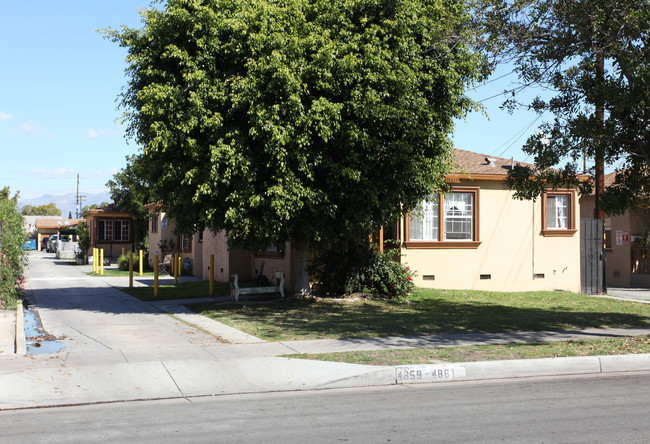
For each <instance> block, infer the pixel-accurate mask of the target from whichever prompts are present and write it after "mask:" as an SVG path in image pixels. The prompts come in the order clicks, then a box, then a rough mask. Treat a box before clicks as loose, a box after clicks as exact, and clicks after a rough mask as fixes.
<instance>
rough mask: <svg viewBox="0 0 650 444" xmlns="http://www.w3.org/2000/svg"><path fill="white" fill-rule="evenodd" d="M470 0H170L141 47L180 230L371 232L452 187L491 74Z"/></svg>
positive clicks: (135, 124) (122, 39)
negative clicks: (461, 146) (455, 143)
mask: <svg viewBox="0 0 650 444" xmlns="http://www.w3.org/2000/svg"><path fill="white" fill-rule="evenodd" d="M464 4H465V2H463V1H460V0H446V1H434V0H346V1H341V0H334V1H331V0H289V1H283V2H279V1H275V0H204V1H198V0H169V1H168V2H166V4H165V6H164V9H162V10H157V9H148V10H145V11H144V12H143V22H144V27H143V28H142V29H131V28H127V27H123V28H122V29H121V30H119V31H118V30H107V31H106V33H107V34H108V36H109V38H111V39H113V40H114V41H116V42H118V43H119V44H120V45H121V46H123V47H126V48H127V49H128V52H129V55H128V58H127V59H128V64H129V66H128V68H127V73H128V77H129V79H130V80H129V84H128V87H127V88H126V90H125V92H124V93H123V95H122V106H123V107H124V120H125V121H126V123H127V125H128V131H127V133H128V136H130V137H132V138H134V139H135V140H136V141H137V142H138V143H139V144H140V145H141V146H142V147H143V151H142V153H140V154H139V155H138V159H137V162H139V163H141V165H142V167H141V168H138V169H139V171H140V173H141V174H143V175H144V176H145V177H144V179H145V180H144V181H145V182H146V183H147V185H148V186H149V187H150V188H151V190H152V191H153V193H154V195H156V196H158V197H159V198H160V199H161V200H162V201H163V202H164V205H165V208H166V209H167V211H168V213H169V215H170V216H171V217H172V218H173V219H174V220H175V222H176V224H177V226H178V227H179V229H181V230H185V231H194V230H196V229H201V228H204V227H207V228H209V229H211V230H213V231H215V232H216V231H219V230H221V229H225V230H227V232H228V236H229V241H230V243H231V244H233V245H237V246H244V247H252V248H259V247H261V246H265V245H268V244H281V243H283V242H284V241H288V240H290V241H292V242H294V245H304V244H307V243H310V245H312V246H313V245H315V244H318V243H319V242H320V243H323V244H325V243H328V242H332V241H333V240H336V239H339V238H355V237H356V238H359V237H360V236H361V238H363V237H367V234H368V232H369V230H370V229H371V228H372V227H377V226H379V225H380V224H383V223H388V222H389V221H391V220H392V219H394V218H395V217H397V216H398V215H400V214H401V213H402V212H404V211H406V210H407V209H409V208H413V207H415V206H416V204H417V203H418V202H419V201H420V200H421V199H423V198H424V197H425V196H426V195H428V194H429V193H431V192H432V189H434V188H441V187H443V186H444V173H445V172H447V170H448V168H449V166H450V163H451V142H450V139H449V134H450V132H451V131H452V129H453V120H454V118H457V117H461V116H464V115H465V114H466V113H467V112H468V111H469V110H470V109H473V108H474V107H475V105H474V103H473V102H472V101H471V100H470V99H469V98H468V97H466V96H465V95H464V89H465V87H466V85H467V84H469V83H471V82H473V81H476V80H480V79H482V78H483V76H484V75H486V74H487V65H486V64H485V63H484V59H483V58H482V57H481V55H480V54H479V53H478V52H475V51H473V48H472V41H473V40H472V39H473V38H474V35H473V34H472V32H473V31H472V28H471V27H470V26H469V21H470V15H469V13H468V11H467V10H466V8H465V6H464Z"/></svg>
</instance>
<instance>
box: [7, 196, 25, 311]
mask: <svg viewBox="0 0 650 444" xmlns="http://www.w3.org/2000/svg"><path fill="white" fill-rule="evenodd" d="M26 241H27V234H26V233H25V228H24V220H23V217H22V216H21V214H20V210H19V209H18V195H17V194H16V195H15V196H14V197H13V198H10V197H9V188H8V187H5V188H3V189H2V190H0V306H2V307H5V308H10V307H13V306H15V304H16V300H17V299H18V297H19V296H20V292H21V282H22V280H23V277H24V275H23V273H24V269H25V265H26V263H27V252H26V250H25V249H24V248H23V245H24V244H25V242H26Z"/></svg>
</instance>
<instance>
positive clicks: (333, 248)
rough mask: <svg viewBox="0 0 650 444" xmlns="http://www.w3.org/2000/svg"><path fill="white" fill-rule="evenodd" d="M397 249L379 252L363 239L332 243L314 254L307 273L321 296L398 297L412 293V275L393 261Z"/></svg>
mask: <svg viewBox="0 0 650 444" xmlns="http://www.w3.org/2000/svg"><path fill="white" fill-rule="evenodd" d="M396 255H397V256H399V250H390V251H387V252H379V251H378V250H377V249H376V248H370V247H369V245H368V242H367V241H365V240H362V241H358V242H338V243H332V244H331V245H330V246H329V248H327V249H323V250H319V251H317V252H316V254H315V255H314V257H313V258H312V260H311V263H310V268H309V271H310V273H311V274H312V275H314V277H315V278H316V279H317V280H318V281H319V283H320V290H321V291H322V292H323V294H324V295H333V296H339V295H341V294H351V293H365V294H366V295H369V296H378V297H400V296H405V295H407V294H409V293H410V292H411V290H412V289H413V288H414V287H415V285H414V284H413V276H414V273H412V272H411V271H410V269H409V268H408V267H406V266H404V265H402V264H400V263H399V262H396V261H395V260H394V258H395V256H396Z"/></svg>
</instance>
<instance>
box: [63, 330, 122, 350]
mask: <svg viewBox="0 0 650 444" xmlns="http://www.w3.org/2000/svg"><path fill="white" fill-rule="evenodd" d="M70 328H71V329H73V330H74V331H76V332H77V333H79V334H80V335H83V336H85V337H87V338H88V339H92V340H93V341H95V342H96V343H98V344H101V345H103V346H104V347H106V348H107V349H109V350H113V349H112V348H111V347H109V346H108V345H106V344H104V343H103V342H101V341H98V340H97V339H95V338H93V337H91V336H88V335H87V334H86V333H84V332H82V331H79V330H77V329H76V328H74V327H70Z"/></svg>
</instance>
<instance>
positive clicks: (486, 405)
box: [0, 372, 650, 444]
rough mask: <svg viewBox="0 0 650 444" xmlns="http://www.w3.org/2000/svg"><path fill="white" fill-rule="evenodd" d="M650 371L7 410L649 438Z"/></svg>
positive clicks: (411, 431) (72, 439)
mask: <svg viewBox="0 0 650 444" xmlns="http://www.w3.org/2000/svg"><path fill="white" fill-rule="evenodd" d="M648 399H650V373H648V372H646V373H639V374H631V375H615V376H611V375H610V376H600V377H594V376H579V377H571V378H567V377H553V378H532V379H527V380H507V381H504V380H500V381H492V382H481V383H473V382H460V383H444V384H423V385H416V386H391V387H382V388H365V389H337V390H324V391H309V392H287V393H265V394H251V395H232V396H217V397H200V398H192V399H175V400H162V401H155V402H152V401H148V402H128V403H111V404H99V405H87V406H75V407H60V408H52V409H28V410H19V411H7V412H0V430H2V442H3V443H21V444H23V443H39V442H48V443H59V442H61V443H87V442H126V441H128V442H133V443H160V442H192V443H194V442H197V443H198V442H228V443H250V442H260V443H261V442H264V443H305V442H309V443H331V442H355V443H378V442H413V443H416V442H417V443H419V442H422V443H431V442H444V443H496V442H517V443H544V442H546V443H548V442H572V443H574V442H575V443H614V442H625V443H646V442H648V440H650V421H648V416H649V415H650V403H649V402H648Z"/></svg>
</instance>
